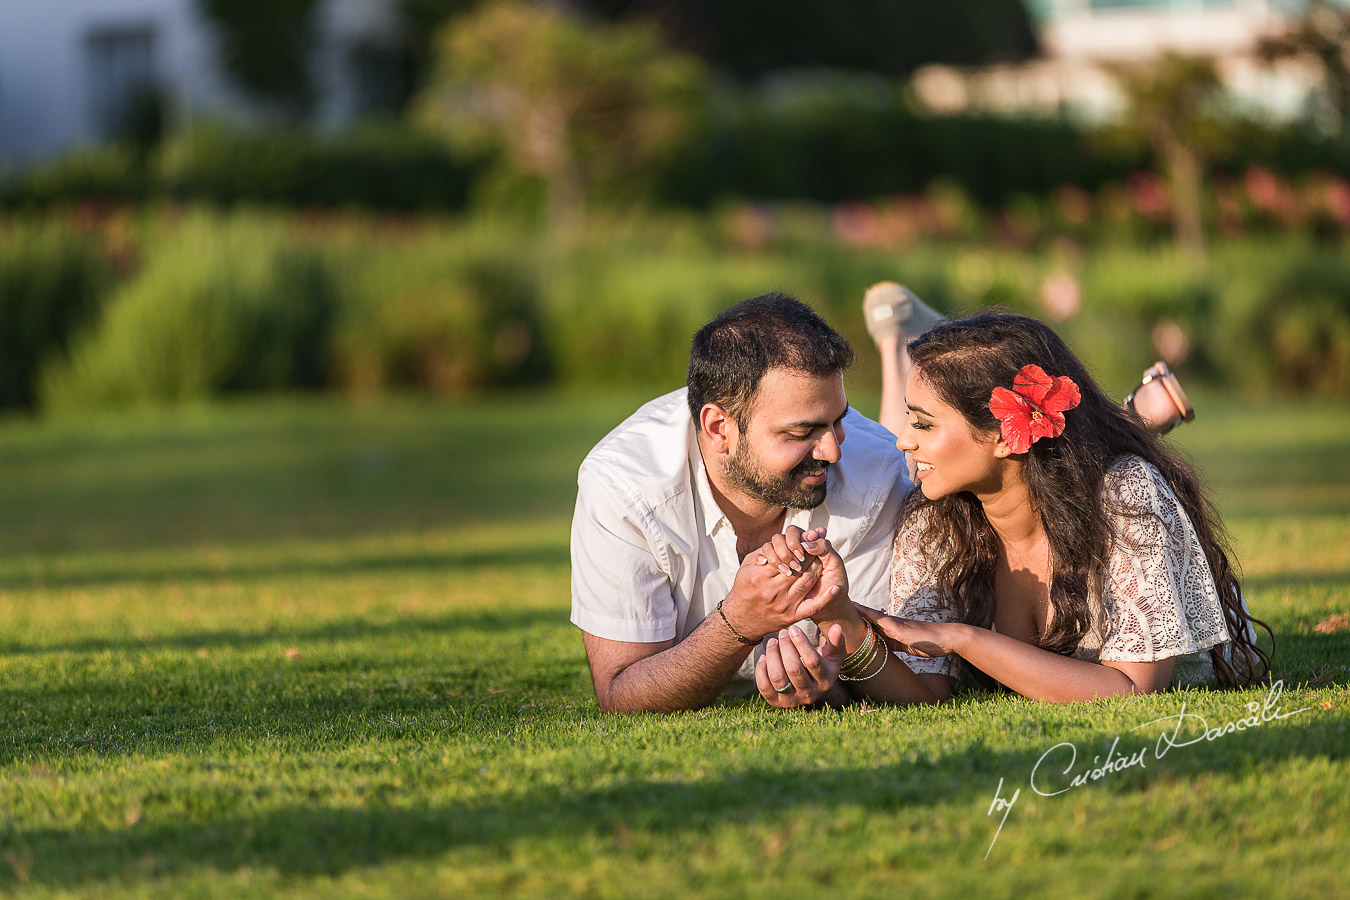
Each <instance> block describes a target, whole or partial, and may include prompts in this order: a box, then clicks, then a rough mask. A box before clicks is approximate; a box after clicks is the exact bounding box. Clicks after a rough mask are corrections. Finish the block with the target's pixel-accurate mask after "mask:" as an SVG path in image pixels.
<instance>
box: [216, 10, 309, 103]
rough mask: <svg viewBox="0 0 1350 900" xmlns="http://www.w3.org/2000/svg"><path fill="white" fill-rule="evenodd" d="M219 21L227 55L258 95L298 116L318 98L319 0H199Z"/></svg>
mask: <svg viewBox="0 0 1350 900" xmlns="http://www.w3.org/2000/svg"><path fill="white" fill-rule="evenodd" d="M196 3H197V8H198V10H199V11H200V12H201V13H202V15H203V16H204V17H205V18H207V19H209V20H210V21H211V22H213V23H215V26H216V39H217V41H218V45H219V50H220V55H221V61H222V63H223V64H224V66H225V69H226V71H227V72H228V73H229V74H230V77H231V78H232V80H233V81H234V82H235V83H236V84H237V85H238V86H239V87H240V88H242V89H243V90H244V91H245V92H246V93H247V94H249V95H250V96H251V97H253V98H254V99H256V100H260V101H263V102H265V103H269V104H271V105H272V106H274V107H275V108H276V109H277V110H278V111H280V112H283V113H286V114H289V115H292V116H298V115H300V114H303V113H304V112H305V111H307V110H308V109H309V107H310V105H311V103H312V102H313V99H314V84H313V78H312V76H311V73H310V55H309V51H310V47H311V46H312V43H313V25H314V12H315V10H316V9H317V7H318V5H319V2H318V0H196Z"/></svg>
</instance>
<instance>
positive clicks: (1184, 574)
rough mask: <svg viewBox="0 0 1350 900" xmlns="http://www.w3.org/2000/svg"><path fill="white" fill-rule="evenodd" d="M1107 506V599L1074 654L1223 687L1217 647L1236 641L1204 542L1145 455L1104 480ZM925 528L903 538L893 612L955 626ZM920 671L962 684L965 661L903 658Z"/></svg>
mask: <svg viewBox="0 0 1350 900" xmlns="http://www.w3.org/2000/svg"><path fill="white" fill-rule="evenodd" d="M1102 493H1103V497H1102V499H1103V502H1104V503H1105V504H1106V509H1107V513H1108V517H1109V518H1110V521H1111V523H1112V526H1113V539H1114V540H1113V545H1112V548H1111V552H1110V557H1109V559H1108V563H1107V572H1106V578H1105V585H1104V594H1103V596H1102V598H1101V602H1100V603H1094V604H1092V607H1091V610H1092V619H1091V624H1090V627H1089V629H1088V631H1087V632H1086V633H1085V634H1084V635H1083V640H1082V643H1081V644H1080V645H1079V647H1078V651H1077V653H1076V654H1075V655H1076V656H1077V657H1078V658H1079V659H1083V660H1087V661H1089V662H1103V661H1115V662H1154V661H1157V660H1160V659H1167V658H1171V657H1176V658H1177V659H1176V663H1175V666H1174V671H1173V677H1172V682H1173V684H1179V685H1186V684H1200V683H1212V682H1213V681H1214V680H1215V677H1214V668H1213V664H1212V662H1211V660H1210V658H1209V653H1208V652H1207V651H1208V650H1209V648H1211V647H1213V646H1215V645H1217V644H1222V643H1225V642H1226V641H1228V640H1229V635H1228V629H1227V626H1226V624H1225V621H1224V615H1223V606H1222V603H1221V601H1220V598H1219V592H1218V589H1217V588H1216V587H1215V586H1214V577H1213V575H1212V574H1211V572H1210V569H1209V563H1208V561H1207V560H1206V559H1205V554H1204V549H1203V548H1202V547H1201V545H1200V538H1199V536H1198V535H1197V534H1196V533H1195V527H1194V525H1193V524H1192V523H1191V520H1190V517H1189V516H1187V515H1186V512H1185V510H1184V509H1182V508H1181V504H1180V502H1179V501H1178V500H1177V498H1176V495H1175V494H1173V493H1172V489H1171V488H1170V487H1168V485H1167V482H1166V481H1164V480H1163V477H1162V475H1161V474H1160V473H1159V472H1158V470H1157V469H1155V468H1154V467H1153V466H1151V465H1149V464H1148V463H1147V462H1146V461H1144V460H1143V459H1141V458H1139V457H1137V456H1124V457H1121V458H1120V459H1119V460H1117V461H1116V462H1115V463H1114V464H1113V465H1112V466H1111V468H1110V469H1108V470H1107V473H1106V482H1105V485H1104V487H1103V491H1102ZM922 524H923V523H922V522H921V521H916V522H914V523H912V524H910V525H908V526H907V527H906V528H904V529H902V530H901V532H900V533H899V534H897V535H896V543H895V555H894V559H893V562H892V569H891V603H890V613H891V614H892V615H897V616H903V617H905V618H911V619H919V620H921V621H926V622H950V621H954V619H955V612H954V611H953V610H952V609H951V608H950V607H948V606H947V605H946V604H944V603H943V601H942V598H941V597H939V596H938V593H937V590H936V588H935V587H934V585H933V577H934V573H935V571H936V566H937V564H938V561H936V560H934V559H932V557H931V554H930V553H927V552H925V550H924V548H923V547H921V546H920V545H919V532H920V531H921V530H922ZM899 656H900V658H901V659H902V660H903V661H904V662H905V663H906V664H907V665H909V667H910V668H911V669H913V670H914V671H915V672H920V673H929V672H931V673H937V674H942V675H949V676H954V675H956V674H957V662H958V661H957V660H956V659H955V658H953V657H946V658H943V659H923V658H920V657H914V656H910V655H908V654H905V653H901V654H899Z"/></svg>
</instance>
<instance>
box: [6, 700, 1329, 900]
mask: <svg viewBox="0 0 1350 900" xmlns="http://www.w3.org/2000/svg"><path fill="white" fill-rule="evenodd" d="M1192 708H1194V707H1192ZM1210 724H1211V725H1218V724H1221V723H1219V722H1217V721H1216V722H1213V723H1210ZM620 727H621V726H620ZM1342 728H1343V719H1331V718H1328V719H1326V720H1322V721H1317V722H1309V723H1307V724H1296V723H1294V722H1273V723H1270V724H1269V725H1267V726H1265V727H1263V728H1259V729H1256V730H1250V731H1245V732H1239V733H1236V734H1233V735H1230V736H1227V737H1224V738H1223V739H1222V740H1221V741H1216V742H1213V743H1201V744H1199V745H1198V746H1194V747H1181V748H1176V749H1173V750H1172V751H1171V752H1170V753H1168V754H1167V756H1166V758H1165V759H1164V760H1157V761H1154V760H1153V758H1150V762H1152V766H1151V767H1150V768H1148V769H1143V770H1141V769H1138V768H1135V769H1130V770H1127V771H1125V772H1123V773H1120V774H1113V775H1110V776H1108V777H1106V778H1104V779H1103V780H1102V781H1100V782H1094V783H1091V784H1090V785H1089V786H1088V787H1087V788H1086V790H1087V791H1090V792H1100V791H1108V792H1110V793H1111V794H1112V795H1116V796H1120V797H1126V796H1132V795H1140V794H1144V793H1146V792H1148V791H1149V790H1151V789H1153V788H1155V787H1156V786H1157V785H1158V784H1159V783H1162V784H1164V785H1165V784H1168V783H1170V782H1174V781H1175V780H1177V779H1178V778H1193V777H1200V776H1212V775H1216V774H1222V773H1226V772H1231V773H1233V774H1235V775H1238V776H1240V775H1242V774H1243V773H1245V772H1249V771H1251V770H1252V769H1253V768H1262V769H1268V768H1270V767H1271V766H1274V765H1277V764H1279V763H1281V762H1284V761H1287V760H1297V759H1305V758H1313V757H1330V758H1344V757H1345V755H1346V753H1347V748H1346V746H1345V743H1344V741H1343V739H1342V737H1343V736H1342V735H1341V733H1340V732H1341V729H1342ZM1156 734H1157V733H1156V732H1145V733H1139V734H1131V733H1129V732H1126V733H1125V734H1123V735H1120V737H1121V739H1122V740H1121V743H1122V745H1128V748H1129V749H1128V751H1127V752H1129V751H1133V750H1135V749H1140V748H1145V747H1152V746H1153V745H1154V743H1155V741H1156ZM1191 734H1192V732H1190V731H1188V732H1187V733H1186V735H1183V737H1184V736H1189V735H1191ZM1113 736H1114V735H1111V734H1098V735H1094V736H1093V737H1092V738H1091V739H1087V740H1084V742H1083V743H1081V744H1080V745H1077V746H1078V749H1079V756H1078V765H1077V766H1075V767H1074V770H1073V771H1074V772H1075V773H1076V772H1079V771H1082V770H1083V769H1088V768H1090V766H1089V765H1088V764H1087V762H1086V759H1087V758H1090V756H1091V754H1092V753H1094V752H1104V751H1105V749H1106V746H1108V745H1109V744H1110V742H1111V739H1112V737H1113ZM1033 742H1034V743H1033V744H1032V746H1029V747H1028V748H1027V749H1026V750H1018V751H1010V752H991V751H989V750H988V749H987V748H986V747H985V746H984V745H983V743H982V742H981V741H979V740H978V739H977V740H975V741H973V742H972V743H971V744H969V745H967V746H965V747H964V748H962V749H957V750H953V751H951V752H949V753H946V754H943V755H940V756H936V757H932V758H926V759H925V758H920V759H917V760H916V761H915V762H913V763H905V764H890V765H879V766H867V765H858V766H840V767H833V768H831V767H821V766H819V765H799V766H779V767H751V768H741V769H739V770H737V771H735V772H731V773H728V774H725V775H722V776H720V777H713V778H708V779H704V780H700V781H697V782H675V781H663V780H655V779H650V778H646V779H644V778H637V779H632V780H629V781H627V782H624V783H620V784H615V785H607V786H604V787H591V786H588V785H584V784H572V785H565V786H549V787H544V788H540V789H537V790H534V791H532V792H531V793H529V794H528V795H527V796H523V797H519V798H511V799H505V800H500V799H490V800H487V801H485V802H465V803H450V804H443V805H428V806H420V807H418V806H413V807H409V806H407V805H403V804H394V803H381V802H375V803H368V804H366V805H363V806H357V807H344V808H323V807H316V806H315V805H313V804H305V805H293V806H288V807H285V808H282V809H278V810H275V811H270V812H266V813H263V814H260V815H256V816H236V817H225V818H222V819H220V820H217V821H212V822H206V823H199V822H171V823H154V822H144V823H140V824H135V825H132V826H129V827H127V828H125V829H118V828H109V827H106V826H93V827H81V828H75V829H32V830H28V831H11V832H10V833H9V834H8V835H7V836H6V837H7V838H8V840H7V843H8V845H9V848H10V849H9V851H8V859H9V860H10V866H11V869H12V870H13V869H19V870H21V871H22V873H23V880H25V881H27V882H28V883H29V885H30V886H31V885H41V886H46V887H50V888H58V889H59V888H75V887H80V886H85V885H87V884H89V883H92V882H98V881H102V880H105V879H114V878H115V879H119V880H125V879H127V878H132V877H135V876H136V875H137V873H141V874H142V877H146V878H154V879H159V878H164V877H168V876H174V875H180V874H191V873H195V872H199V871H202V870H212V871H215V872H224V873H229V872H232V871H235V870H240V869H253V868H267V869H271V870H275V871H277V872H280V873H282V874H284V875H288V876H307V875H338V874H341V873H342V872H345V871H347V870H350V869H355V868H360V867H366V866H376V865H381V864H384V863H387V862H390V861H395V860H404V859H416V858H423V859H429V858H434V857H437V856H440V855H442V854H445V853H447V852H449V851H455V850H461V849H465V848H492V847H496V848H499V849H501V850H503V852H505V849H506V848H509V847H512V846H515V845H517V844H520V843H522V842H524V843H530V844H538V843H539V842H547V841H551V840H563V841H566V842H568V843H571V844H576V843H577V842H580V841H585V840H588V839H590V840H599V841H601V842H613V843H614V845H615V849H616V850H617V849H619V848H620V847H621V845H622V843H623V840H624V838H625V836H631V835H632V834H633V833H636V832H640V833H644V834H655V835H668V836H674V835H677V834H679V833H680V832H684V831H688V830H698V831H706V830H708V829H711V828H715V827H717V826H719V825H721V824H724V823H727V822H741V823H744V822H747V821H760V822H764V823H767V824H768V825H770V826H771V827H772V826H773V825H775V823H777V824H782V825H785V826H786V825H787V824H790V823H793V822H797V823H801V822H812V821H814V822H822V821H829V820H830V819H831V817H832V815H833V814H835V813H836V812H838V811H841V810H844V809H846V808H853V809H857V808H860V809H862V810H863V811H865V812H866V813H867V814H887V813H892V812H894V811H895V810H896V809H897V808H900V807H904V808H908V809H915V810H919V811H918V812H917V815H918V816H920V817H924V816H930V815H932V813H930V812H926V811H922V810H926V809H929V808H932V807H936V806H949V807H950V806H955V807H968V808H966V809H961V810H960V815H962V816H968V817H969V821H972V822H976V823H983V822H984V821H985V817H986V809H987V807H988V806H989V803H990V801H991V799H992V797H993V796H994V792H995V790H996V788H997V786H998V784H999V779H1000V778H1005V779H1008V788H1007V790H1006V791H1005V792H1004V793H1005V795H1007V794H1010V793H1011V791H1012V789H1013V788H1015V787H1018V786H1020V787H1021V788H1022V789H1023V794H1024V799H1023V805H1022V807H1021V808H1019V809H1018V810H1017V811H1016V812H1017V813H1019V814H1023V815H1024V814H1025V813H1023V812H1022V810H1023V809H1025V807H1026V806H1028V805H1030V804H1032V803H1035V804H1046V805H1047V806H1048V805H1051V804H1057V803H1064V802H1072V801H1069V800H1066V799H1065V798H1063V797H1045V798H1042V797H1033V796H1032V795H1031V791H1030V790H1028V789H1027V788H1028V787H1029V783H1030V782H1029V779H1030V778H1031V773H1032V771H1033V769H1035V767H1036V763H1037V761H1038V759H1039V758H1040V757H1041V756H1042V754H1044V753H1045V752H1046V751H1047V750H1049V749H1050V748H1051V747H1052V746H1054V745H1055V743H1056V741H1055V739H1054V738H1048V737H1044V736H1042V737H1039V738H1035V739H1033ZM1045 772H1046V770H1041V772H1040V774H1038V775H1037V779H1038V783H1041V784H1042V785H1043V786H1051V785H1053V786H1054V787H1060V786H1063V785H1064V784H1065V783H1067V777H1066V776H1063V775H1060V776H1057V777H1058V780H1057V781H1052V782H1051V783H1050V785H1046V784H1045V782H1044V781H1042V779H1044V778H1045ZM789 785H790V786H791V789H790V790H785V789H784V788H785V786H789ZM1066 796H1067V797H1073V796H1075V793H1069V794H1067V795H1066ZM1078 796H1081V795H1078ZM1213 812H1214V811H1210V810H1204V809H1200V808H1197V807H1195V805H1194V804H1192V805H1191V806H1190V807H1189V808H1186V809H1177V810H1175V811H1174V813H1173V814H1171V816H1170V818H1172V819H1173V820H1174V821H1176V822H1178V823H1182V827H1184V823H1185V822H1186V819H1187V816H1188V815H1190V816H1196V817H1201V818H1203V817H1205V816H1210V815H1212V813H1213ZM989 822H990V824H989V827H988V829H987V831H988V835H989V836H990V837H992V836H993V832H994V825H993V824H992V822H993V820H992V819H991V820H989ZM948 824H950V823H948ZM1009 825H1010V827H1016V825H1017V823H1016V822H1010V823H1009ZM933 826H934V827H945V826H944V824H943V823H942V822H939V821H936V820H934V821H933ZM980 840H981V841H982V840H983V834H981V835H980ZM756 850H757V848H754V847H749V848H747V850H746V852H747V854H753V853H755V852H756ZM977 861H978V860H976V859H972V860H971V862H972V864H973V863H975V862H977ZM6 880H10V881H12V880H14V874H13V871H4V870H0V884H3V883H4V881H6Z"/></svg>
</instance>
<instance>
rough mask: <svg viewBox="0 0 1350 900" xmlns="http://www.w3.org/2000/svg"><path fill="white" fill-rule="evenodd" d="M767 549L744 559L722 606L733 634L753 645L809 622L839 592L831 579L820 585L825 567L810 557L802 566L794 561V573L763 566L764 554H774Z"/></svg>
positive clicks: (837, 586)
mask: <svg viewBox="0 0 1350 900" xmlns="http://www.w3.org/2000/svg"><path fill="white" fill-rule="evenodd" d="M769 546H770V545H769V544H765V545H764V547H763V548H761V549H760V550H758V551H755V552H752V553H751V554H750V555H748V556H747V557H746V558H745V562H743V563H742V564H741V567H740V569H739V570H737V572H736V580H735V581H734V582H732V584H731V592H730V593H729V594H727V598H726V600H725V601H723V604H722V611H723V613H724V614H725V615H726V616H727V621H728V622H730V623H731V626H732V627H733V628H735V629H736V632H737V633H738V634H741V635H744V636H745V637H747V638H751V639H753V640H756V641H757V640H759V639H760V638H762V637H765V636H767V635H771V634H774V633H776V632H778V631H779V630H780V629H783V628H786V627H787V626H789V625H791V624H793V623H794V622H800V621H801V620H802V619H809V618H810V617H811V616H812V615H814V614H815V613H817V612H819V610H820V609H822V608H823V607H824V606H825V605H826V604H827V603H828V602H829V601H830V600H832V599H834V598H835V597H836V596H838V595H839V594H840V590H841V588H840V585H839V584H838V583H837V582H836V581H835V580H834V579H832V580H831V582H830V583H828V584H823V583H822V582H821V576H822V575H823V574H825V571H826V570H825V566H824V565H822V563H821V561H820V560H818V559H816V558H814V557H811V556H807V557H806V560H805V562H800V561H796V560H795V559H794V562H797V564H798V568H796V569H793V568H789V567H788V566H786V565H785V566H783V567H782V568H781V569H779V568H777V567H774V566H770V565H767V557H766V553H767V554H773V553H774V551H772V550H770V549H768V548H769ZM775 558H776V557H775ZM760 560H765V562H760Z"/></svg>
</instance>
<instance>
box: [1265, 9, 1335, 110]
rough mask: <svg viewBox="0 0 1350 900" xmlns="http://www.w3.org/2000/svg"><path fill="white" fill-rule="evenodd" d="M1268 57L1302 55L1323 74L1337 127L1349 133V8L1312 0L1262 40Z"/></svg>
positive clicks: (1328, 103)
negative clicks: (1287, 25) (1288, 22)
mask: <svg viewBox="0 0 1350 900" xmlns="http://www.w3.org/2000/svg"><path fill="white" fill-rule="evenodd" d="M1261 53H1262V55H1263V56H1265V57H1266V59H1268V60H1278V59H1305V60H1309V61H1311V62H1312V63H1313V64H1314V65H1315V66H1316V68H1317V69H1318V71H1319V73H1320V74H1321V76H1322V94H1323V97H1324V100H1325V102H1326V105H1327V106H1328V107H1329V111H1330V112H1331V114H1332V116H1334V117H1335V120H1336V126H1337V130H1338V131H1339V132H1340V133H1341V134H1343V135H1344V134H1347V133H1350V10H1346V9H1344V8H1341V7H1337V6H1335V5H1333V4H1331V3H1329V2H1327V0H1313V2H1311V3H1310V4H1309V5H1308V10H1307V12H1306V14H1305V15H1304V16H1303V18H1301V19H1300V20H1298V21H1297V22H1296V23H1295V24H1294V25H1293V27H1292V28H1290V29H1289V31H1287V32H1286V33H1285V34H1283V35H1281V36H1279V37H1275V38H1270V39H1269V40H1266V41H1263V42H1262V44H1261Z"/></svg>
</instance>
